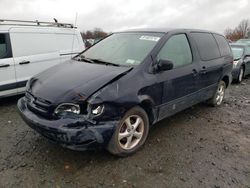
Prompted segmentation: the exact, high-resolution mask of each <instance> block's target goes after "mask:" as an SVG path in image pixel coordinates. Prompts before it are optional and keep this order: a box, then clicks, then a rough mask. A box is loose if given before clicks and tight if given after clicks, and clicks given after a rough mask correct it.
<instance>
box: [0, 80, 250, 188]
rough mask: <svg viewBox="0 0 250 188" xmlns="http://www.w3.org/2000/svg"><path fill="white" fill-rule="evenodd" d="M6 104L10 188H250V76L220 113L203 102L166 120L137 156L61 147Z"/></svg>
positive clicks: (1, 107)
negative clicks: (118, 156) (51, 141)
mask: <svg viewBox="0 0 250 188" xmlns="http://www.w3.org/2000/svg"><path fill="white" fill-rule="evenodd" d="M17 100H18V97H12V98H8V99H4V100H1V101H0V188H2V187H25V188H28V187H32V188H36V187H55V188H64V187H181V188H182V187H212V188H219V187H237V188H238V187H248V188H249V187H250V78H248V80H244V83H243V84H241V85H232V86H231V87H230V89H229V91H228V93H227V98H226V100H225V102H224V104H223V105H222V106H221V107H219V108H212V107H208V106H207V105H205V104H200V105H197V106H195V107H193V108H190V109H187V110H185V111H184V112H181V113H178V114H177V115H175V116H173V117H171V118H169V119H166V120H164V121H161V122H160V123H158V124H156V126H154V127H153V128H152V129H151V131H150V134H149V138H148V140H147V142H146V144H145V146H144V147H143V149H142V150H140V151H139V152H138V153H136V154H135V155H133V156H131V157H128V158H116V157H113V156H112V155H110V154H109V153H107V152H105V151H91V152H76V151H71V150H68V149H64V148H61V147H59V146H58V145H54V144H52V143H50V142H49V141H47V140H46V139H44V138H43V137H41V136H40V135H38V134H37V133H35V132H34V131H33V130H31V129H30V128H29V127H28V126H27V125H26V124H25V123H24V122H23V121H22V120H21V118H20V117H19V115H18V113H17V109H16V102H17Z"/></svg>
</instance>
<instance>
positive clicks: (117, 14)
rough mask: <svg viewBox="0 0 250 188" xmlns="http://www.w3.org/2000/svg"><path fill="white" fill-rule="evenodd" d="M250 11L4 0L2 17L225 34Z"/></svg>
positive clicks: (227, 1)
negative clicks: (188, 29) (207, 30)
mask: <svg viewBox="0 0 250 188" xmlns="http://www.w3.org/2000/svg"><path fill="white" fill-rule="evenodd" d="M249 11H250V1H249V0H0V15H1V18H5V19H26V20H36V19H38V20H41V21H49V20H52V19H53V18H57V19H58V20H59V21H61V22H70V23H74V22H75V17H76V12H77V13H78V18H77V26H78V27H79V28H80V29H81V30H88V29H93V28H96V27H98V28H102V29H103V30H105V31H108V32H111V31H118V30H123V29H130V28H142V27H161V28H162V27H171V28H174V27H179V28H180V27H181V28H199V29H209V30H214V31H217V32H221V33H223V31H224V30H225V29H226V28H227V27H235V26H236V25H237V24H238V23H239V22H240V20H242V19H244V18H248V19H249V18H250V13H249ZM1 18H0V19H1Z"/></svg>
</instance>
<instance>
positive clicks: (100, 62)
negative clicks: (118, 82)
mask: <svg viewBox="0 0 250 188" xmlns="http://www.w3.org/2000/svg"><path fill="white" fill-rule="evenodd" d="M91 60H92V61H94V62H95V63H98V64H105V65H113V66H116V67H120V65H118V64H115V63H111V62H107V61H104V60H102V59H91Z"/></svg>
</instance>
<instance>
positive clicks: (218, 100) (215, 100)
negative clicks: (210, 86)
mask: <svg viewBox="0 0 250 188" xmlns="http://www.w3.org/2000/svg"><path fill="white" fill-rule="evenodd" d="M225 91H226V83H225V82H224V81H222V80H221V81H220V82H219V85H218V88H217V90H216V92H215V94H214V96H213V97H212V98H211V99H210V100H209V101H208V103H209V104H210V105H211V106H214V107H216V106H220V105H221V104H222V102H223V99H224V97H225Z"/></svg>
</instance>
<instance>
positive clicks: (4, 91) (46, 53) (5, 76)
mask: <svg viewBox="0 0 250 188" xmlns="http://www.w3.org/2000/svg"><path fill="white" fill-rule="evenodd" d="M84 49H85V45H84V43H83V40H82V37H81V34H80V32H79V30H77V29H76V28H75V27H74V26H73V25H71V24H63V23H57V22H38V21H35V22H32V21H18V20H0V97H5V96H10V95H16V94H19V93H22V92H24V90H25V85H26V82H27V80H28V79H29V78H30V77H31V76H34V75H35V74H38V73H39V72H41V71H43V70H45V69H47V68H49V67H52V66H54V65H56V64H58V63H61V62H64V61H65V60H68V59H70V58H72V56H74V55H76V54H77V53H80V52H81V51H83V50H84Z"/></svg>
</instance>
